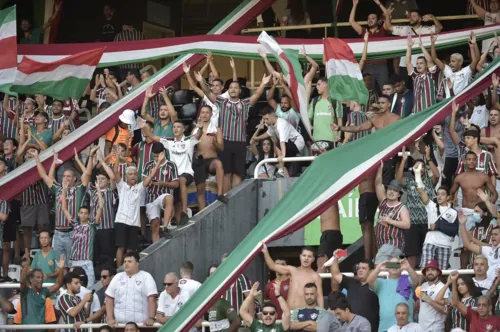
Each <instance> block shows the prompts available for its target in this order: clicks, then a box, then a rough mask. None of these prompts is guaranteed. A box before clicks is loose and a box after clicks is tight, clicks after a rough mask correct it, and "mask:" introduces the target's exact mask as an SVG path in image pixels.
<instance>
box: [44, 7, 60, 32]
mask: <svg viewBox="0 0 500 332" xmlns="http://www.w3.org/2000/svg"><path fill="white" fill-rule="evenodd" d="M62 4H63V3H62V1H61V2H59V3H58V4H57V5H56V10H55V11H54V13H53V14H52V16H51V17H50V18H49V19H48V20H47V22H45V23H44V24H43V25H42V32H45V30H47V29H48V28H49V27H50V26H51V25H52V23H53V22H54V19H55V18H56V16H57V14H59V12H60V11H61V7H62Z"/></svg>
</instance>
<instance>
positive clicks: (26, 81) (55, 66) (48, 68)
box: [11, 48, 104, 100]
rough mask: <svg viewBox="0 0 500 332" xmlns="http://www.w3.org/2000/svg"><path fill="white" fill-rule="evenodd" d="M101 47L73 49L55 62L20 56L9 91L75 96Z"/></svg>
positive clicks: (60, 96)
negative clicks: (44, 61)
mask: <svg viewBox="0 0 500 332" xmlns="http://www.w3.org/2000/svg"><path fill="white" fill-rule="evenodd" d="M103 53H104V48H99V49H94V50H90V51H85V52H81V53H77V54H75V55H72V56H69V57H66V58H64V59H61V60H58V61H56V62H49V63H43V62H38V61H35V60H32V59H30V58H28V57H23V60H22V61H21V63H20V64H19V66H18V68H17V74H16V79H15V81H14V83H13V84H12V88H11V89H12V91H16V92H19V93H24V94H43V95H46V96H50V97H52V98H55V99H60V100H65V99H66V98H68V97H71V98H75V99H79V98H80V97H81V96H82V93H83V91H84V90H85V88H86V87H87V84H88V83H89V81H90V79H91V78H92V74H93V73H94V70H95V68H96V66H97V65H98V64H99V60H100V59H101V56H102V54H103Z"/></svg>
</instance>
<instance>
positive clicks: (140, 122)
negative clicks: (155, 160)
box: [137, 118, 161, 142]
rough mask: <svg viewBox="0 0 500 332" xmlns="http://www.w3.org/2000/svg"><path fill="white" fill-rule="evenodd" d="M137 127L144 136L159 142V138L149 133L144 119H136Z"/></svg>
mask: <svg viewBox="0 0 500 332" xmlns="http://www.w3.org/2000/svg"><path fill="white" fill-rule="evenodd" d="M137 126H138V127H139V128H141V129H142V132H143V133H144V136H146V137H149V138H150V139H151V140H152V141H154V142H159V141H160V139H161V137H160V136H157V135H155V134H153V132H151V128H150V127H149V126H148V124H147V123H146V121H145V120H144V119H140V118H137Z"/></svg>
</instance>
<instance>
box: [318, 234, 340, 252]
mask: <svg viewBox="0 0 500 332" xmlns="http://www.w3.org/2000/svg"><path fill="white" fill-rule="evenodd" d="M342 241H343V237H342V233H341V232H340V231H334V230H327V231H324V232H323V233H322V234H321V238H320V240H319V248H318V257H323V256H326V257H328V258H330V257H332V254H333V252H334V251H335V250H337V249H340V248H342Z"/></svg>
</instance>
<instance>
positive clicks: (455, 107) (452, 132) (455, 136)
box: [448, 101, 460, 144]
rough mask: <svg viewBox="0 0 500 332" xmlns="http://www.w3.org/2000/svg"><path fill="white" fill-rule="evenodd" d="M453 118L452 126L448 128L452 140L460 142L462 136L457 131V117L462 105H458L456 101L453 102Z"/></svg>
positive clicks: (455, 142)
mask: <svg viewBox="0 0 500 332" xmlns="http://www.w3.org/2000/svg"><path fill="white" fill-rule="evenodd" d="M451 107H452V111H451V118H450V127H449V128H448V132H449V133H450V137H451V140H452V141H453V143H454V144H458V143H460V136H458V134H457V132H456V131H455V122H456V118H457V114H458V111H459V110H460V105H458V104H457V103H456V102H455V101H453V103H452V104H451Z"/></svg>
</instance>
